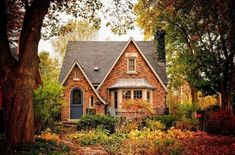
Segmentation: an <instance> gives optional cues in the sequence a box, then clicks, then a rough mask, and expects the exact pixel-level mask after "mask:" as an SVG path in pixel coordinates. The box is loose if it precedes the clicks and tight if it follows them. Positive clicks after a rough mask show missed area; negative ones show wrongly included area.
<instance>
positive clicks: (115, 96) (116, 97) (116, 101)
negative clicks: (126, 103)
mask: <svg viewBox="0 0 235 155" xmlns="http://www.w3.org/2000/svg"><path fill="white" fill-rule="evenodd" d="M114 107H115V108H116V109H117V108H118V94H117V92H116V91H115V92H114Z"/></svg>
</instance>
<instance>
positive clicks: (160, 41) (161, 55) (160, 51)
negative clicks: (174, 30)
mask: <svg viewBox="0 0 235 155" xmlns="http://www.w3.org/2000/svg"><path fill="white" fill-rule="evenodd" d="M165 34H166V32H165V31H164V30H163V29H162V28H160V27H158V28H157V30H156V32H155V33H154V39H155V41H156V43H157V48H156V55H157V59H158V61H160V62H166V50H165Z"/></svg>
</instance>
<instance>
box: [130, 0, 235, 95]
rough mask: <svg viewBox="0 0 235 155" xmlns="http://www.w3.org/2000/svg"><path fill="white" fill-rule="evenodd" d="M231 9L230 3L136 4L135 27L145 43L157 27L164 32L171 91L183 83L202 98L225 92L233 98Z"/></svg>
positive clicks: (142, 0) (141, 0) (144, 1)
mask: <svg viewBox="0 0 235 155" xmlns="http://www.w3.org/2000/svg"><path fill="white" fill-rule="evenodd" d="M233 5H234V2H232V1H212V0H210V1H203V0H195V1H188V0H182V1H164V0H158V1H149V0H139V1H138V2H137V3H136V4H135V6H134V10H135V13H136V14H137V23H138V25H139V26H140V28H142V29H144V31H145V33H144V34H145V37H146V38H145V39H147V38H152V37H153V35H154V32H155V31H156V28H157V27H161V28H162V29H164V30H165V31H166V34H167V35H166V45H167V46H166V49H167V65H168V75H169V78H170V80H169V86H170V87H178V86H180V85H181V84H182V81H184V80H186V81H187V82H189V84H190V86H192V87H194V88H197V89H198V90H199V91H201V92H203V94H207V95H211V94H216V93H217V92H220V91H221V90H224V91H226V93H227V94H230V95H229V96H232V95H231V94H232V93H233V92H234V89H235V87H233V86H232V84H231V83H233V82H232V81H233V78H231V77H234V75H233V71H232V70H234V62H233V61H231V60H233V58H234V53H235V51H234V48H231V47H233V46H232V45H234V43H235V42H234V39H232V38H233V37H232V36H234V33H233V29H234V28H233V27H234V22H233V21H234V20H233V19H234V18H235V14H234V13H232V12H233V8H232V6H233ZM221 10H224V11H222V12H221ZM232 25H233V26H232ZM221 85H222V86H223V87H224V88H221ZM222 95H223V94H222ZM227 96H228V95H224V97H225V98H226V97H227ZM229 100H231V98H230V99H229Z"/></svg>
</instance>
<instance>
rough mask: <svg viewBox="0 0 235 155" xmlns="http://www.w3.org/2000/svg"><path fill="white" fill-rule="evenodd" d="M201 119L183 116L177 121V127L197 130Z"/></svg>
mask: <svg viewBox="0 0 235 155" xmlns="http://www.w3.org/2000/svg"><path fill="white" fill-rule="evenodd" d="M198 123H199V121H198V120H197V119H194V118H182V119H181V120H179V121H176V124H175V127H176V128H177V129H182V130H184V129H186V130H191V131H197V129H198Z"/></svg>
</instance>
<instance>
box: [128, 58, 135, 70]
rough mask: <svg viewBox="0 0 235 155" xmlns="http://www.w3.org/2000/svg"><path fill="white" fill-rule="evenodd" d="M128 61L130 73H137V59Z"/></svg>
mask: <svg viewBox="0 0 235 155" xmlns="http://www.w3.org/2000/svg"><path fill="white" fill-rule="evenodd" d="M128 60H129V62H128V65H129V66H128V71H135V58H129V59H128Z"/></svg>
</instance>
